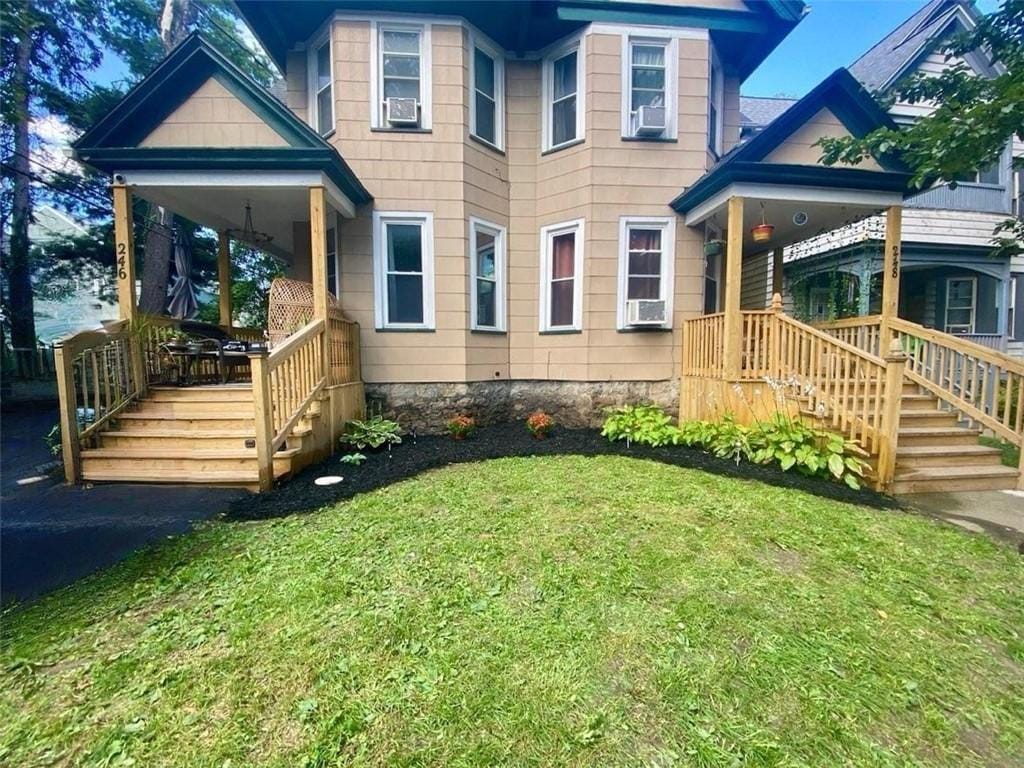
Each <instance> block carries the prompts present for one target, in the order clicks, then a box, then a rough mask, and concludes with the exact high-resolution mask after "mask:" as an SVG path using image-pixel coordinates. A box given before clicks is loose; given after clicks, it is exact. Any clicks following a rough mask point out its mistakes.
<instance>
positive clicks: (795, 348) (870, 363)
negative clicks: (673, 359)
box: [683, 302, 905, 488]
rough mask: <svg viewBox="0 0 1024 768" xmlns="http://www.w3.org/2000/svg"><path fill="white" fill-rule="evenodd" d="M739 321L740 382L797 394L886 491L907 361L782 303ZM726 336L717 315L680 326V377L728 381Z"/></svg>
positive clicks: (892, 467) (748, 313) (746, 313)
mask: <svg viewBox="0 0 1024 768" xmlns="http://www.w3.org/2000/svg"><path fill="white" fill-rule="evenodd" d="M741 314H742V316H743V317H742V323H741V328H742V330H743V338H742V341H741V368H740V371H739V379H738V380H739V381H740V382H743V381H759V380H769V381H771V382H773V383H775V386H785V387H787V388H791V389H796V390H798V391H799V394H800V396H801V397H802V398H804V399H805V400H806V401H807V402H808V403H809V406H808V409H809V410H810V411H811V412H813V413H814V415H815V417H816V418H818V419H821V420H823V421H824V422H825V423H826V424H827V425H829V426H830V428H831V429H833V430H835V431H837V432H840V433H842V434H843V435H845V436H846V437H847V439H849V440H851V441H853V442H855V443H857V444H858V445H859V446H860V447H861V448H862V449H863V450H864V452H865V453H866V454H867V455H868V456H869V457H871V458H872V459H874V460H875V464H876V483H877V484H878V486H879V487H880V488H884V487H886V486H887V485H888V484H889V483H890V482H891V481H892V478H893V476H894V473H895V465H896V447H897V439H898V432H899V406H900V392H901V390H902V386H903V367H904V359H905V358H904V356H903V355H901V354H894V355H887V357H886V358H885V359H883V358H881V357H879V356H877V355H875V354H872V353H870V352H866V351H864V350H863V349H860V348H859V347H858V346H856V345H854V344H851V343H848V342H846V341H844V340H842V339H839V338H836V337H834V336H832V335H830V334H829V333H826V332H824V331H822V330H819V329H817V328H814V327H812V326H810V325H806V324H805V323H801V322H800V321H798V320H795V319H794V318H792V317H789V316H787V315H785V314H783V313H782V311H781V302H777V303H776V308H775V309H772V310H754V311H744V312H742V313H741ZM723 333H724V320H723V316H722V315H720V314H718V315H706V316H704V317H699V318H695V319H693V320H688V321H686V322H685V323H684V324H683V343H684V348H683V376H684V377H686V376H692V377H704V378H710V379H724V378H726V377H725V369H724V362H723V357H724V355H723V346H724V339H723ZM865 338H867V337H865ZM876 338H877V334H876ZM888 393H892V396H891V397H889V396H887V395H888Z"/></svg>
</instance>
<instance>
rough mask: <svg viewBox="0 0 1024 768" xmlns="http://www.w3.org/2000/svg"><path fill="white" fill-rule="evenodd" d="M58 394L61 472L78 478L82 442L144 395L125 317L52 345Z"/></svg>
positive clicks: (136, 352) (137, 351) (135, 348)
mask: <svg viewBox="0 0 1024 768" xmlns="http://www.w3.org/2000/svg"><path fill="white" fill-rule="evenodd" d="M54 365H55V368H56V373H57V393H58V395H59V397H60V428H61V450H62V452H63V459H64V476H65V478H66V479H67V480H68V482H71V483H74V482H77V481H78V479H79V477H80V476H81V459H80V453H81V449H82V446H83V445H84V444H85V443H86V441H88V440H89V438H90V437H92V436H93V435H95V434H96V433H97V432H98V431H99V430H101V429H102V428H103V427H105V426H106V425H107V423H108V422H109V421H110V420H111V419H112V418H114V417H115V416H116V415H117V414H118V413H120V412H121V411H122V410H124V408H126V407H127V406H128V405H129V404H130V403H131V402H132V401H134V400H136V399H137V398H139V397H141V396H142V395H144V394H145V390H146V376H145V369H144V367H143V365H142V352H141V349H140V346H139V337H138V335H137V334H134V333H132V331H131V330H130V329H129V327H128V323H127V321H123V320H122V321H120V322H118V323H113V324H111V325H108V326H107V327H106V328H104V329H102V330H96V331H83V332H81V333H77V334H75V335H74V336H70V337H68V338H66V339H62V340H61V341H58V342H57V343H56V344H55V345H54Z"/></svg>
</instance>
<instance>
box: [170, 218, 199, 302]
mask: <svg viewBox="0 0 1024 768" xmlns="http://www.w3.org/2000/svg"><path fill="white" fill-rule="evenodd" d="M183 241H184V238H182V237H180V236H177V237H175V238H174V270H175V272H176V273H177V275H176V277H175V278H174V283H173V284H172V285H171V298H170V300H169V301H168V302H167V311H168V313H169V314H170V315H171V317H176V318H178V319H179V320H184V319H186V318H189V317H192V316H193V315H194V314H195V313H196V310H197V309H198V308H199V302H198V301H196V287H195V285H194V284H193V282H192V250H191V248H190V247H188V246H187V245H186V244H185V242H183Z"/></svg>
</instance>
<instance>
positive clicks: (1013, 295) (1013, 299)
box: [1006, 275, 1020, 341]
mask: <svg viewBox="0 0 1024 768" xmlns="http://www.w3.org/2000/svg"><path fill="white" fill-rule="evenodd" d="M1018 277H1019V275H1010V298H1009V302H1008V303H1009V306H1008V307H1007V309H1006V335H1007V336H1009V337H1010V338H1011V339H1013V340H1015V341H1016V340H1018V339H1019V338H1020V334H1018V333H1017V278H1018Z"/></svg>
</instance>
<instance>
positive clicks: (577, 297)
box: [540, 219, 585, 333]
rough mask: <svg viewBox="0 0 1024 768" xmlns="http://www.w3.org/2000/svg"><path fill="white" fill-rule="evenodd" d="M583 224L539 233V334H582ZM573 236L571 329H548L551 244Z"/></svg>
mask: <svg viewBox="0 0 1024 768" xmlns="http://www.w3.org/2000/svg"><path fill="white" fill-rule="evenodd" d="M584 229H585V226H584V220H583V219H573V220H572V221H566V222H562V223H560V224H551V225H549V226H546V227H541V230H540V331H541V333H546V332H556V333H557V332H566V331H582V330H583V238H584ZM568 232H573V233H574V234H575V236H576V244H575V248H574V258H573V286H572V287H573V297H572V325H555V326H553V325H551V323H550V318H551V244H552V241H553V240H554V238H555V237H556V236H558V235H564V234H566V233H568Z"/></svg>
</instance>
